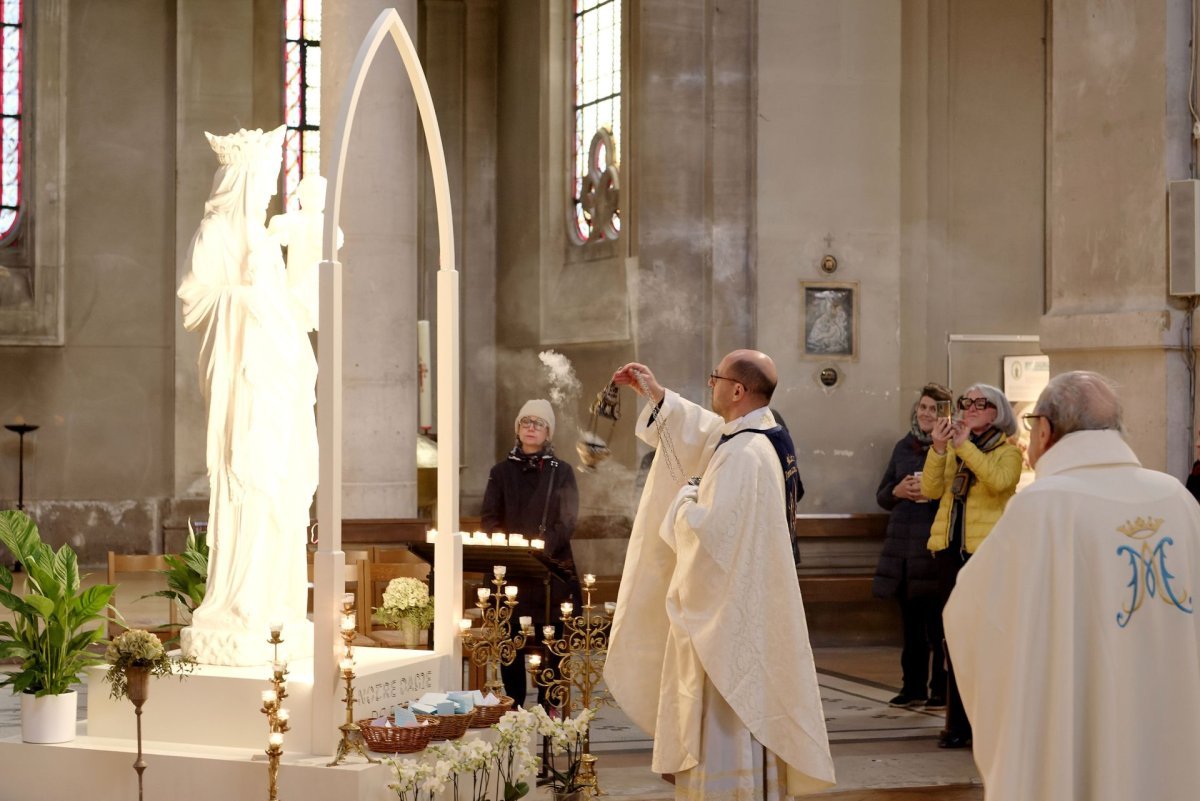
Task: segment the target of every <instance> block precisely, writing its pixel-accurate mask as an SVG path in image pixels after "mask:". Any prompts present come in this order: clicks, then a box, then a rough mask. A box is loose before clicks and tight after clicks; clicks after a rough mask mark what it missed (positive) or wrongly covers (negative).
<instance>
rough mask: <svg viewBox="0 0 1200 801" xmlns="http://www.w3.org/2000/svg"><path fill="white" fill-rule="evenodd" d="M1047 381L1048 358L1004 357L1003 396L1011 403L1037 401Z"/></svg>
mask: <svg viewBox="0 0 1200 801" xmlns="http://www.w3.org/2000/svg"><path fill="white" fill-rule="evenodd" d="M1049 381H1050V357H1049V356H1042V355H1038V356H1005V357H1004V394H1005V395H1007V396H1008V399H1009V400H1010V401H1011V402H1013V403H1021V402H1023V401H1024V402H1032V401H1035V400H1037V399H1038V395H1040V394H1042V390H1043V389H1045V388H1046V384H1047V383H1049Z"/></svg>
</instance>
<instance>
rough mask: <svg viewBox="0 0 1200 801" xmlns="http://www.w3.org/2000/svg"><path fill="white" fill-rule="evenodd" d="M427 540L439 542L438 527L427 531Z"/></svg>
mask: <svg viewBox="0 0 1200 801" xmlns="http://www.w3.org/2000/svg"><path fill="white" fill-rule="evenodd" d="M425 541H426V542H437V529H436V528H431V529H429V531H426V532H425Z"/></svg>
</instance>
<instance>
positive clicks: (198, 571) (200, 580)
mask: <svg viewBox="0 0 1200 801" xmlns="http://www.w3.org/2000/svg"><path fill="white" fill-rule="evenodd" d="M163 559H164V560H166V563H167V569H166V570H164V571H162V574H163V576H165V577H166V579H167V588H166V589H165V590H159V591H158V592H152V593H150V594H149V595H143V596H142V598H156V597H157V598H167V599H170V601H171V603H178V604H179V605H180V606H182V607H183V608H184V609H186V610H187V611H188V614H189V615H190V614H192V613H193V612H195V611H196V607H198V606H200V604H201V603H203V602H204V591H205V589H207V586H208V537H207V536H206V535H205V532H204V531H203V530H201V531H199V532H197V531H196V530H195V529H193V528H192V521H191V520H189V521H188V538H187V542H186V543H185V544H184V547H183V553H178V554H174V553H169V554H164V555H163ZM142 598H139V599H138V600H139V601H140V600H141V599H142Z"/></svg>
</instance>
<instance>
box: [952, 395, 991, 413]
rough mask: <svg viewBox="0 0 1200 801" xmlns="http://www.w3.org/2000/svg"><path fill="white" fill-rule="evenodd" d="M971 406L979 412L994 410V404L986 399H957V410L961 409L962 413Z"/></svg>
mask: <svg viewBox="0 0 1200 801" xmlns="http://www.w3.org/2000/svg"><path fill="white" fill-rule="evenodd" d="M972 406H974V407H975V408H976V409H978V410H979V411H981V412H982V411H983V410H984V409H987V408H992V409H995V408H996V404H994V403H992V402H991V401H990V400H988V399H987V398H959V399H958V408H960V409H962V410H963V411H964V412H965V411H966V410H967V409H970V408H971V407H972Z"/></svg>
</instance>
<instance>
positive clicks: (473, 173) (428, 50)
mask: <svg viewBox="0 0 1200 801" xmlns="http://www.w3.org/2000/svg"><path fill="white" fill-rule="evenodd" d="M422 12H423V14H422V19H421V54H422V55H421V59H422V63H423V64H424V65H425V71H426V74H427V75H428V76H429V91H430V92H431V93H432V94H433V99H434V103H435V105H436V107H437V114H438V124H439V125H440V126H441V130H442V140H443V145H444V147H445V149H446V167H447V170H448V171H449V173H450V194H451V199H452V203H453V205H454V232H455V251H456V255H457V262H458V270H459V272H460V273H461V277H460V279H459V280H460V282H461V283H460V286H461V288H462V302H463V314H462V351H463V362H462V365H463V370H462V381H463V408H462V464H463V467H464V468H465V470H464V473H463V479H462V481H463V483H462V487H463V491H462V494H463V498H464V502H463V508H464V510H472V509H477V508H478V504H479V501H480V499H482V496H483V490H484V486H485V485H486V484H487V477H488V469H489V467H490V466H491V464H492V461H493V457H494V453H493V446H494V443H493V439H494V437H495V430H496V411H495V410H496V360H495V343H496V146H497V110H496V102H497V79H496V74H497V50H498V39H497V36H498V21H497V7H496V2H495V0H424V2H423V3H422ZM421 153H422V156H421V158H422V160H424V159H425V158H426V157H425V155H424V153H425V150H424V147H423V146H422V148H421ZM426 173H427V169H426V168H424V167H422V168H421V175H422V176H425V175H426ZM425 183H426V186H424V188H423V191H422V208H421V219H422V236H421V238H422V241H421V259H422V262H421V282H420V283H421V292H422V301H423V302H422V303H421V308H422V309H423V311H422V314H423V315H425V318H426V319H429V320H431V321H433V320H435V318H436V307H437V304H436V302H435V291H434V284H435V281H434V279H435V274H436V272H437V269H438V266H439V265H438V263H437V256H438V238H437V214H436V212H437V208H436V205H435V204H434V198H433V187H432V186H429V185H428V181H427V180H426V181H425ZM433 327H434V328H435V329H436V323H434V326H433ZM435 369H436V367H435ZM435 386H436V385H435ZM435 423H436V421H435ZM434 430H435V431H436V430H437V429H436V428H435V429H434Z"/></svg>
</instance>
